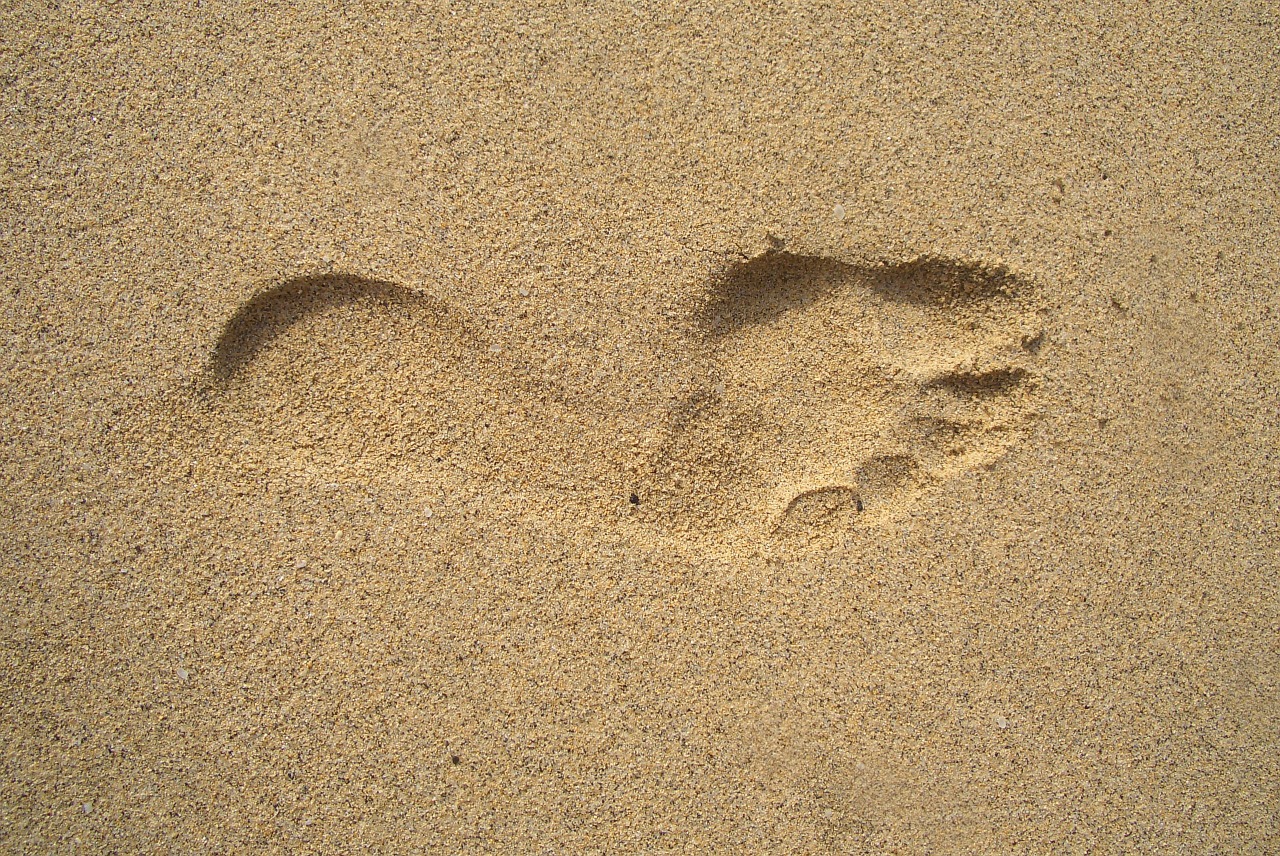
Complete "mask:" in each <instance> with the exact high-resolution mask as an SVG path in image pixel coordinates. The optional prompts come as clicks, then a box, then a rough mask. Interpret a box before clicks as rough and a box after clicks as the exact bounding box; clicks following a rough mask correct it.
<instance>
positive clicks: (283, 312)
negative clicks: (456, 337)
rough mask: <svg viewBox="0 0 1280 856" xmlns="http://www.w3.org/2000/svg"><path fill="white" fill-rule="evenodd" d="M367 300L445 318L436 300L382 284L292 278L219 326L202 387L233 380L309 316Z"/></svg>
mask: <svg viewBox="0 0 1280 856" xmlns="http://www.w3.org/2000/svg"><path fill="white" fill-rule="evenodd" d="M365 300H374V301H380V302H382V303H384V304H387V305H391V306H399V307H403V308H406V309H410V310H413V311H415V312H425V313H426V314H428V315H429V316H431V317H432V319H433V320H434V321H436V322H439V321H441V320H443V319H445V318H446V317H447V309H446V307H445V305H444V304H443V303H441V302H440V301H437V300H435V299H434V298H431V297H429V296H428V295H426V294H423V293H421V292H417V291H413V290H412V289H409V288H406V287H404V286H401V285H396V284H395V283H393V282H388V281H386V280H377V279H367V278H365V277H360V276H356V275H354V274H347V273H323V274H309V275H304V276H299V277H293V278H291V279H287V280H285V281H284V282H281V283H279V284H277V285H274V286H269V287H266V288H264V289H262V290H260V291H258V292H257V293H256V294H254V295H253V296H252V297H250V298H249V299H248V300H246V301H245V302H244V303H243V304H241V306H240V308H239V309H237V310H236V312H235V314H234V315H232V316H231V318H229V319H228V320H227V322H226V323H225V324H223V326H222V332H221V333H220V334H219V335H218V340H217V342H216V343H215V344H214V347H213V352H212V354H211V355H210V357H209V361H208V363H207V365H206V368H205V381H206V383H205V386H206V388H207V387H208V386H210V385H225V384H227V383H228V382H230V381H231V380H233V379H234V377H235V376H236V375H237V374H239V373H240V372H241V371H242V370H243V369H244V368H245V367H246V366H248V365H249V364H250V363H251V362H252V361H253V359H254V358H255V357H256V356H257V355H258V354H259V353H260V352H262V350H263V349H264V348H266V347H267V346H269V345H270V344H271V342H272V341H273V340H275V339H276V338H278V337H279V336H280V335H282V334H283V333H284V332H285V331H287V330H288V329H289V328H290V327H292V326H293V325H295V324H297V323H299V322H301V321H303V320H304V319H305V318H307V317H308V316H313V315H317V314H319V313H321V312H323V311H325V310H327V309H331V308H333V307H337V306H342V305H347V304H353V303H357V302H360V301H365Z"/></svg>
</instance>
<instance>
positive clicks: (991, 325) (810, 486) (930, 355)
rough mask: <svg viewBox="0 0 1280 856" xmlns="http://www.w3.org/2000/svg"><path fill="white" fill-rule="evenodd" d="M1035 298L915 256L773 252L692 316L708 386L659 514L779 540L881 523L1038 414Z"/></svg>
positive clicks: (692, 411) (687, 423)
mask: <svg viewBox="0 0 1280 856" xmlns="http://www.w3.org/2000/svg"><path fill="white" fill-rule="evenodd" d="M1040 322H1041V318H1040V313H1039V312H1038V311H1037V309H1036V307H1035V305H1034V299H1033V295H1032V289H1031V288H1030V287H1029V285H1028V284H1027V283H1026V282H1024V281H1022V280H1020V279H1019V278H1018V277H1016V276H1014V275H1012V274H1010V273H1009V272H1008V271H1005V270H1003V269H998V268H984V267H979V266H971V265H964V264H959V263H955V262H950V261H945V260H938V259H924V260H917V261H912V262H907V263H902V264H892V265H883V266H856V265H850V264H845V263H842V262H838V261H834V260H831V259H826V258H820V257H813V256H802V255H793V254H791V253H787V252H784V251H780V250H774V251H770V252H768V253H766V254H764V255H761V256H758V257H756V258H754V259H751V260H749V261H746V262H743V263H739V264H736V265H733V266H732V267H730V268H729V269H728V270H727V271H726V272H725V273H724V274H723V275H722V276H721V277H720V278H719V280H718V282H716V283H715V287H714V289H713V292H712V294H711V296H710V299H709V301H708V302H707V305H706V307H705V310H704V312H703V316H702V318H701V324H700V327H701V341H700V342H699V343H698V346H699V347H700V348H701V349H702V351H703V357H704V365H705V367H706V376H707V382H706V383H705V385H704V386H703V388H702V390H701V392H700V393H699V394H697V395H695V396H693V397H692V398H691V399H690V400H688V401H686V402H684V403H683V404H682V406H681V407H679V408H678V409H677V414H676V417H675V419H674V420H673V425H672V428H671V431H670V432H669V436H668V439H667V442H666V445H665V447H664V448H663V450H662V452H661V454H660V455H659V456H658V461H657V463H656V464H655V466H654V467H653V479H652V483H651V484H650V485H648V492H649V496H650V498H651V500H652V501H651V505H650V507H651V509H652V513H653V514H655V515H660V516H663V517H666V518H669V519H670V520H672V521H674V522H676V523H677V524H679V523H684V524H686V525H687V524H693V525H696V526H699V527H705V526H713V527H717V528H726V529H746V530H751V531H757V532H762V531H768V532H772V533H774V534H776V535H780V536H788V535H804V534H811V533H814V532H815V531H821V530H824V529H831V528H833V527H843V526H849V525H856V524H857V523H859V522H863V523H865V522H878V521H879V522H882V521H885V520H888V519H891V518H892V517H893V516H894V515H895V514H897V513H900V512H901V511H903V510H904V509H906V508H907V507H909V506H910V504H911V502H912V501H913V500H914V499H915V498H917V497H919V496H920V495H921V494H922V493H923V492H924V491H925V490H926V489H927V488H929V487H930V486H931V485H936V484H938V483H940V482H941V481H943V480H945V479H947V478H949V477H951V476H954V475H956V474H958V473H961V472H964V471H965V470H968V469H970V468H973V467H975V466H978V465H981V464H984V463H988V462H990V461H993V460H994V459H995V458H997V457H999V456H1000V455H1001V454H1002V453H1003V452H1004V451H1005V450H1006V449H1007V448H1009V446H1010V445H1012V444H1013V443H1014V442H1015V441H1016V440H1017V439H1018V437H1019V436H1020V435H1021V434H1022V433H1023V432H1024V431H1025V429H1026V427H1027V425H1028V422H1029V420H1030V418H1031V417H1032V414H1033V404H1034V396H1035V391H1036V386H1037V384H1036V374H1035V372H1034V369H1033V367H1034V363H1035V358H1036V354H1037V352H1038V351H1039V349H1040V343H1041V341H1042V335H1041V328H1040Z"/></svg>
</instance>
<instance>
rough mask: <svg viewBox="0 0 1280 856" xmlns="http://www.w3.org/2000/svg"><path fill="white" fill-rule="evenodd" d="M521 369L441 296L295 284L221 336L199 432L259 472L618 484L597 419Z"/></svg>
mask: <svg viewBox="0 0 1280 856" xmlns="http://www.w3.org/2000/svg"><path fill="white" fill-rule="evenodd" d="M522 368H523V367H522V366H521V365H520V364H519V363H518V362H517V360H516V358H515V357H513V355H512V354H511V353H510V352H509V349H508V348H507V347H505V346H504V345H503V344H500V343H497V342H488V341H485V340H483V338H482V337H481V336H479V335H477V334H476V333H475V332H473V330H472V328H471V326H470V325H469V324H467V323H466V319H465V317H464V316H463V315H461V314H460V313H459V312H457V311H456V310H453V309H451V308H450V307H449V306H448V305H447V304H445V303H443V302H442V301H439V300H437V299H435V298H433V297H431V296H429V295H426V294H422V293H420V292H417V291H414V290H412V289H409V288H405V287H403V286H400V285H396V284H394V283H390V282H385V281H380V280H371V279H365V278H361V277H357V276H350V275H324V276H311V277H303V278H300V279H294V280H289V281H287V282H284V283H281V284H280V285H277V286H274V287H272V288H269V289H267V290H265V291H263V292H261V293H259V294H257V295H255V296H253V297H252V298H251V299H249V300H248V301H247V302H246V303H245V304H244V305H243V306H242V307H240V309H239V310H238V311H237V312H236V313H235V314H234V315H233V316H232V317H231V318H230V319H229V320H228V322H227V323H226V325H225V327H224V329H223V331H222V333H221V335H220V336H219V337H218V340H217V343H216V345H215V346H214V348H213V352H212V355H211V358H210V361H209V364H208V369H207V374H206V379H205V383H204V385H203V388H202V394H201V395H200V396H199V397H198V400H197V401H196V402H195V406H196V407H197V409H198V411H199V412H198V413H197V417H198V421H197V423H196V424H197V425H198V429H197V430H198V432H199V434H200V439H199V440H198V442H201V443H203V444H205V446H206V447H207V448H210V449H211V450H220V451H219V452H218V454H222V455H224V456H230V457H231V458H233V459H234V460H235V461H236V462H238V464H247V465H249V468H250V469H252V470H254V471H263V470H269V471H273V472H278V473H281V474H284V475H287V476H288V477H289V478H290V479H297V478H302V479H308V480H315V481H320V482H323V483H326V484H328V483H332V482H335V481H343V480H347V479H350V480H353V482H360V483H371V482H373V481H375V480H376V481H385V480H386V479H395V480H399V481H405V482H412V483H414V484H419V485H432V484H433V485H437V486H440V487H441V489H442V490H445V489H449V490H461V489H462V486H463V485H466V486H468V487H467V489H468V490H470V491H472V492H475V491H479V490H483V489H484V486H485V485H498V484H501V485H502V486H503V487H502V490H503V491H504V492H505V493H507V494H508V495H516V494H520V493H522V492H523V491H524V490H525V489H526V488H527V489H528V490H529V491H530V493H531V494H533V495H538V496H550V495H552V494H553V493H554V492H555V491H556V490H561V491H562V492H563V493H566V494H569V493H572V494H577V495H580V494H584V493H588V492H590V491H591V490H592V489H594V488H596V487H597V486H598V485H599V484H601V483H604V482H609V483H610V486H611V487H612V489H613V490H614V491H615V492H616V491H618V490H619V489H620V488H619V483H620V482H621V481H622V477H621V476H618V475H617V473H616V470H617V469H618V468H619V466H620V464H618V463H617V462H616V461H611V460H610V461H602V460H601V459H602V458H603V457H604V456H605V452H604V451H601V450H597V449H583V448H582V446H583V443H582V440H583V438H584V437H589V436H591V435H592V425H591V423H592V421H593V416H592V414H584V413H580V412H577V411H574V410H572V409H571V408H569V407H567V406H566V405H563V404H562V402H561V396H559V395H558V392H557V390H555V389H552V388H550V387H548V385H547V384H546V383H545V382H543V381H541V380H540V379H538V380H535V379H531V378H530V377H529V373H528V372H527V371H522ZM539 384H541V385H539ZM597 421H598V420H597ZM602 448H603V447H602ZM605 451H607V450H605Z"/></svg>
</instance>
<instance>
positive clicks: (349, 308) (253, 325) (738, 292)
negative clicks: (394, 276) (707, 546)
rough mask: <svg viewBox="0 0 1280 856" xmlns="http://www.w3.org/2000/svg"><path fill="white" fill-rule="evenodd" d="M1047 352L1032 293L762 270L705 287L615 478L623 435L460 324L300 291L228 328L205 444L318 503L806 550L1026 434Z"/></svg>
mask: <svg viewBox="0 0 1280 856" xmlns="http://www.w3.org/2000/svg"><path fill="white" fill-rule="evenodd" d="M1041 342H1042V335H1041V330H1040V326H1039V316H1038V313H1037V311H1036V309H1035V307H1034V305H1033V302H1032V300H1031V289H1030V288H1029V286H1028V285H1027V284H1026V283H1025V282H1023V281H1021V280H1019V279H1018V278H1017V277H1015V276H1013V275H1012V274H1010V273H1009V272H1007V271H1004V270H1002V269H989V268H983V267H979V266H971V265H962V264H958V263H953V262H947V261H940V260H924V261H913V262H908V263H904V264H896V265H883V266H874V265H871V266H856V265H850V264H845V263H842V262H839V261H834V260H831V259H825V258H818V257H812V256H801V255H793V254H791V253H787V252H783V251H780V250H774V251H771V252H769V253H766V254H764V255H761V256H759V257H757V258H754V259H751V260H749V261H746V262H742V263H740V264H736V265H733V266H731V267H729V268H728V269H727V270H726V271H725V272H724V273H723V274H722V275H721V276H720V277H719V278H717V279H716V280H715V282H714V283H713V288H712V290H711V292H710V295H709V297H708V299H707V301H706V303H705V305H703V306H702V307H701V309H700V310H699V313H698V324H697V334H696V335H695V336H694V337H693V338H691V339H690V340H689V342H688V347H689V349H690V353H691V354H696V355H699V356H698V358H697V359H695V360H692V361H691V363H692V364H695V365H700V366H702V367H703V371H704V373H705V377H702V378H700V379H699V380H698V382H696V383H694V384H693V388H694V389H696V392H695V393H694V394H692V395H691V396H689V397H688V398H687V399H685V400H683V401H680V402H676V403H674V404H673V406H672V408H671V410H670V413H669V419H668V424H666V425H665V426H660V431H659V436H661V437H664V438H665V439H663V440H661V441H660V442H659V443H657V444H656V445H654V446H652V447H650V449H649V450H648V451H646V452H644V453H643V455H649V456H650V457H649V458H648V459H647V460H642V459H641V458H642V457H643V455H641V458H635V459H633V460H625V459H624V458H625V456H620V455H619V449H618V447H617V444H616V442H614V441H611V440H610V439H609V438H612V437H615V436H616V435H617V434H618V433H619V432H618V431H617V430H615V429H616V428H617V424H620V423H621V421H622V419H623V414H620V413H609V412H592V413H586V412H579V411H576V410H574V409H572V408H570V407H568V406H566V405H565V404H563V403H562V402H563V400H564V399H563V397H562V396H559V395H557V393H556V390H557V386H556V383H555V379H554V378H546V377H533V376H531V375H530V373H529V372H527V371H522V370H521V369H520V367H519V366H518V365H517V364H515V363H514V362H513V357H512V356H511V354H512V348H510V347H509V343H506V342H497V341H494V342H490V341H487V340H486V339H484V338H483V337H482V336H480V335H478V334H477V332H476V328H474V326H473V325H471V324H469V323H468V320H467V319H466V317H465V315H464V314H462V313H460V312H459V311H458V310H456V309H453V308H451V307H449V306H448V305H446V304H445V303H443V302H441V301H439V300H436V299H434V298H432V297H430V296H428V295H426V294H423V293H420V292H417V291H414V290H412V289H408V288H405V287H403V286H399V285H396V284H394V283H389V282H382V281H375V280H369V279H362V278H359V277H354V276H345V275H326V276H314V277H304V278H300V279H293V280H289V281H288V282H285V283H283V284H281V285H278V286H275V287H273V288H269V289H267V290H266V291H263V292H262V293H260V294H257V295H255V296H253V297H252V298H250V299H249V300H248V301H247V302H246V303H245V304H244V305H243V306H242V307H241V308H240V309H239V310H238V311H237V312H236V313H235V314H234V315H233V316H232V318H231V319H230V320H229V321H228V322H227V324H226V326H225V328H224V330H223V331H222V334H221V335H220V337H219V339H218V341H217V343H216V345H215V347H214V349H213V353H212V356H211V359H210V362H209V366H208V372H207V377H206V384H205V387H204V389H203V395H202V396H201V398H200V401H201V402H202V403H203V410H202V418H203V420H204V425H203V429H202V430H203V435H202V440H201V442H202V443H206V444H207V445H208V447H209V448H210V449H211V450H216V451H217V452H218V453H221V454H224V455H230V456H232V457H234V458H236V459H237V461H239V462H241V463H245V464H247V465H248V467H249V468H250V469H256V470H277V471H279V470H284V471H288V472H289V473H291V474H292V475H298V474H301V475H303V476H313V477H315V478H316V479H320V480H324V481H326V482H330V481H333V480H334V479H341V478H343V477H347V476H355V477H358V478H360V479H364V480H366V481H368V480H370V479H387V478H402V479H403V478H407V479H412V480H414V481H416V482H418V483H421V484H434V485H438V486H439V487H441V488H442V489H445V490H448V489H452V488H458V487H460V486H465V485H470V486H472V487H475V486H477V485H492V484H495V483H501V484H502V485H504V486H505V488H507V489H511V488H516V489H519V488H522V487H528V488H532V489H534V490H533V493H534V494H535V495H537V496H539V497H541V499H542V500H543V501H546V502H550V503H553V504H557V505H565V504H579V505H582V504H584V503H585V507H587V508H591V507H594V506H600V507H599V508H598V509H597V510H598V511H600V512H601V521H602V522H603V521H606V520H608V519H613V520H614V521H615V522H616V520H617V515H618V513H619V512H621V511H625V513H626V514H627V515H631V516H636V517H637V518H638V519H639V520H643V521H649V522H652V523H656V524H657V525H659V526H674V527H675V528H679V529H685V530H690V529H696V530H699V531H703V532H716V531H729V530H732V531H737V532H739V533H742V534H746V535H765V534H769V533H772V534H774V535H777V536H780V537H791V536H800V537H805V536H808V535H812V534H814V533H817V532H822V531H831V530H833V529H838V528H840V527H850V526H855V525H860V524H864V523H867V522H876V521H885V520H888V519H891V518H892V517H893V516H894V515H896V514H898V513H900V512H901V511H902V510H904V509H905V508H907V507H909V506H910V504H911V503H912V501H913V500H914V499H915V498H917V497H919V496H920V495H922V493H923V492H924V491H926V490H927V489H928V488H929V487H930V486H931V485H936V484H938V483H939V482H941V481H943V480H945V479H947V478H949V477H952V476H954V475H956V474H957V473H960V472H963V471H965V470H966V469H969V468H971V467H974V466H977V465H980V464H983V463H986V462H990V461H992V460H994V459H995V458H997V457H998V456H999V455H1000V454H1002V453H1003V452H1004V450H1006V449H1007V448H1008V447H1009V446H1010V445H1011V444H1012V443H1013V442H1015V441H1016V440H1017V438H1018V437H1019V436H1020V435H1021V433H1022V432H1023V431H1024V429H1025V427H1026V425H1027V424H1028V420H1029V419H1030V418H1031V415H1032V413H1033V401H1034V394H1035V390H1036V386H1037V376H1036V374H1035V371H1034V363H1035V360H1036V352H1037V351H1038V350H1039V345H1040V343H1041ZM639 380H640V382H643V379H642V378H641V379H639ZM633 457H635V456H633ZM628 474H629V475H628ZM633 493H634V494H635V495H636V499H637V501H633V502H630V504H629V505H628V502H627V498H628V497H629V496H631V495H633ZM614 494H616V495H617V497H618V498H619V499H618V502H617V503H614V505H617V506H618V508H617V509H610V508H606V507H605V506H608V505H609V504H610V501H609V497H610V496H613V495H614ZM641 496H642V497H644V499H643V502H640V501H638V500H639V497H641Z"/></svg>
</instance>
